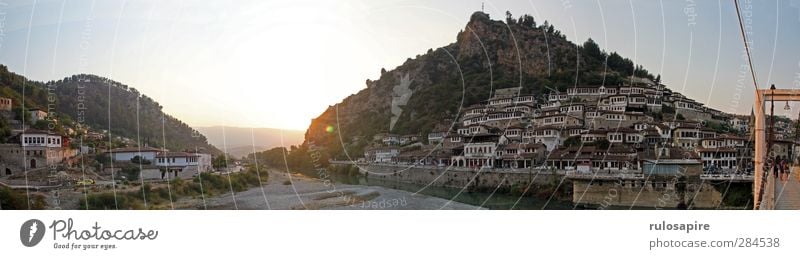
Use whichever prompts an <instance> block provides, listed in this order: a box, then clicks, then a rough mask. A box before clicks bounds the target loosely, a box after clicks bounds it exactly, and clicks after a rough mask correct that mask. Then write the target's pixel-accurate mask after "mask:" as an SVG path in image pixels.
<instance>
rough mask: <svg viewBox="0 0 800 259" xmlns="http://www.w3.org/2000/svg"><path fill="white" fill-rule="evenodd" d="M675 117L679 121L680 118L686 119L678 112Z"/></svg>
mask: <svg viewBox="0 0 800 259" xmlns="http://www.w3.org/2000/svg"><path fill="white" fill-rule="evenodd" d="M675 119H678V120H681V121H682V120H686V118H685V117H683V114H680V113H678V115H675Z"/></svg>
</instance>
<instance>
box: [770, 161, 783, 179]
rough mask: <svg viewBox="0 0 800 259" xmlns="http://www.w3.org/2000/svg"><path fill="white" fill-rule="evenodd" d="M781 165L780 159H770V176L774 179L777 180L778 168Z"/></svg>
mask: <svg viewBox="0 0 800 259" xmlns="http://www.w3.org/2000/svg"><path fill="white" fill-rule="evenodd" d="M780 164H781V157H780V156H775V159H772V163H771V164H770V169H771V170H772V175H773V176H774V177H775V179H778V168H779V166H780Z"/></svg>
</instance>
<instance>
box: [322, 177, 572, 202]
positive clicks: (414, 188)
mask: <svg viewBox="0 0 800 259" xmlns="http://www.w3.org/2000/svg"><path fill="white" fill-rule="evenodd" d="M332 179H333V180H334V181H336V182H337V183H342V184H349V185H364V186H381V187H386V188H392V189H397V190H403V191H408V192H412V193H419V194H423V195H428V196H433V197H438V198H442V199H448V200H452V201H456V202H460V203H464V204H469V205H474V206H480V207H483V208H487V209H493V210H507V209H522V210H541V209H550V210H553V209H556V210H564V209H573V208H575V205H574V204H573V203H572V202H568V201H563V200H556V199H551V200H550V201H548V199H546V198H539V197H533V196H526V197H521V198H520V196H515V195H509V194H504V193H499V192H498V193H494V194H492V193H485V192H469V191H466V190H462V189H460V188H450V187H434V186H427V187H426V186H423V185H418V184H409V183H400V182H395V181H386V180H378V179H367V178H366V177H363V176H347V175H335V176H333V177H332ZM576 209H582V207H581V206H578V207H577V208H576Z"/></svg>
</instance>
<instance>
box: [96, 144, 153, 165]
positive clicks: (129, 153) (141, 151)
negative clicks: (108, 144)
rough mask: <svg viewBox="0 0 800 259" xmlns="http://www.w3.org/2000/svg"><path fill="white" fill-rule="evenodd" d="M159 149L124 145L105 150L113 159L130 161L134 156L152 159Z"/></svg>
mask: <svg viewBox="0 0 800 259" xmlns="http://www.w3.org/2000/svg"><path fill="white" fill-rule="evenodd" d="M158 152H161V150H159V149H157V148H152V147H141V148H140V147H125V148H115V149H112V150H109V151H108V152H106V153H107V154H109V156H110V157H111V159H114V161H131V159H133V158H134V157H136V156H139V158H140V159H143V160H147V161H151V162H152V161H154V160H155V158H156V154H158Z"/></svg>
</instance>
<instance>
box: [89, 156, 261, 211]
mask: <svg viewBox="0 0 800 259" xmlns="http://www.w3.org/2000/svg"><path fill="white" fill-rule="evenodd" d="M229 177H230V178H229ZM268 180H269V171H268V169H267V168H266V167H260V168H259V169H258V171H257V170H256V168H255V166H251V167H249V168H248V169H247V170H246V171H244V172H240V173H232V174H229V175H220V174H213V173H201V174H200V175H199V176H196V177H194V178H192V179H180V178H176V179H174V180H171V181H169V182H168V184H169V185H167V184H160V183H159V184H155V183H145V184H144V185H140V184H137V183H135V181H132V182H131V183H130V185H129V186H130V187H133V188H126V189H125V190H123V191H120V190H117V192H116V198H115V195H114V193H113V192H112V191H111V190H107V191H104V192H98V193H89V194H87V197H86V199H85V200H84V201H81V204H80V208H81V209H93V210H107V209H117V208H119V209H162V208H170V207H171V205H170V204H171V202H175V201H178V200H179V199H185V198H201V197H206V198H208V197H212V196H215V195H220V194H225V193H230V192H231V190H233V191H234V192H241V191H245V190H247V189H249V188H252V187H257V186H260V185H261V184H266V183H267V181H268ZM137 187H138V188H137ZM131 189H132V190H131ZM145 199H146V201H147V206H145Z"/></svg>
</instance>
